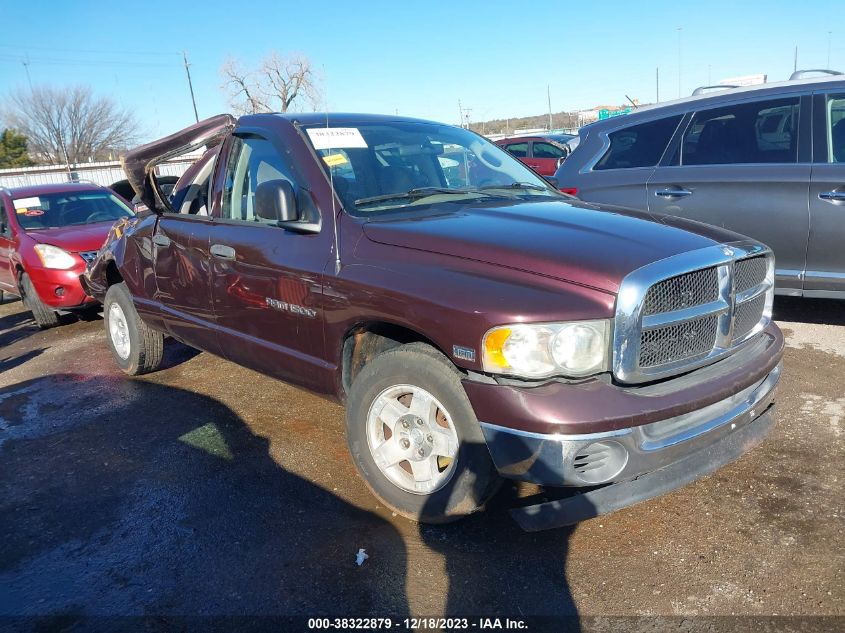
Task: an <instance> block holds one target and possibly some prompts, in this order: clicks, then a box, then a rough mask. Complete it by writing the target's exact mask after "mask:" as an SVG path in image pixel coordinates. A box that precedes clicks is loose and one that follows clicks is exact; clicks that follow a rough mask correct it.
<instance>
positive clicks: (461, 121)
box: [458, 99, 464, 127]
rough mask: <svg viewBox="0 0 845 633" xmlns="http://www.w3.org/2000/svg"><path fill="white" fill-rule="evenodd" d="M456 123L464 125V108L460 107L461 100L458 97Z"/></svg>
mask: <svg viewBox="0 0 845 633" xmlns="http://www.w3.org/2000/svg"><path fill="white" fill-rule="evenodd" d="M458 125H460V126H461V127H463V126H464V109H463V107H461V100H460V99H458Z"/></svg>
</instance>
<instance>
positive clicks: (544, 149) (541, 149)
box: [533, 141, 566, 158]
mask: <svg viewBox="0 0 845 633" xmlns="http://www.w3.org/2000/svg"><path fill="white" fill-rule="evenodd" d="M533 151H534V158H563V157H564V156H566V151H565V150H563V149H561V148H560V147H558V146H557V145H552V144H551V143H542V142H540V141H534V148H533Z"/></svg>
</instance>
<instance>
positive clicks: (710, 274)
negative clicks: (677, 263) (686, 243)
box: [643, 267, 719, 316]
mask: <svg viewBox="0 0 845 633" xmlns="http://www.w3.org/2000/svg"><path fill="white" fill-rule="evenodd" d="M718 298H719V281H718V278H717V273H716V268H715V267H713V268H705V269H704V270H696V271H693V272H691V273H684V274H683V275H677V276H675V277H671V278H669V279H667V280H665V281H661V282H659V283H656V284H654V285H653V286H652V287H651V288H649V290H648V294H646V297H645V301H644V302H643V316H648V315H650V314H660V313H662V312H672V311H673V310H681V309H682V308H689V307H692V306H698V305H702V304H704V303H710V302H711V301H715V300H716V299H718Z"/></svg>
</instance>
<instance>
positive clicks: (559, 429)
mask: <svg viewBox="0 0 845 633" xmlns="http://www.w3.org/2000/svg"><path fill="white" fill-rule="evenodd" d="M197 148H205V154H204V155H203V157H202V158H201V159H200V160H198V161H197V162H196V163H195V164H194V165H193V166H192V167H191V168H190V169H189V170H188V172H186V174H185V175H184V176H183V177H182V178H181V180H180V181H179V183H178V184H177V186H176V187H175V189H174V190H173V192H172V193H171V195H170V196H164V194H163V193H162V192H161V189H160V188H159V186H158V184H157V182H156V178H155V171H156V164H157V163H158V162H160V161H162V160H165V159H167V158H169V157H171V156H175V155H177V154H181V153H185V152H187V151H189V150H194V149H197ZM124 167H125V170H126V173H127V176H128V178H129V181H130V183H132V186H133V188H134V189H135V191H136V192H137V193H138V195H139V196H140V198H141V200H142V201H143V203H144V204H145V205H146V206H147V208H148V210H147V211H142V212H140V213H138V215H137V216H136V217H133V218H128V219H126V220H125V221H123V222H121V223H119V224H117V225H115V227H114V228H113V230H112V232H111V234H110V236H109V238H108V240H107V242H106V244H105V245H104V246H103V248H102V249H101V250H100V253H99V255H98V257H97V259H96V260H94V261H93V262H92V263H91V264H90V265H89V268H88V270H87V272H86V273H85V274H84V275H83V277H82V281H83V284H84V286H85V288H86V290H87V291H88V292H89V293H90V294H91V295H92V296H94V297H96V298H98V299H99V300H101V301H102V302H103V305H104V318H105V328H106V333H107V340H108V344H109V345H110V347H111V350H112V352H113V356H114V359H115V361H116V362H117V364H118V365H119V366H120V367H121V369H123V371H125V372H126V373H128V374H141V373H144V372H148V371H152V370H154V369H156V368H157V367H158V365H159V363H160V361H161V357H162V344H163V337H165V336H172V337H173V338H175V339H178V340H180V341H183V342H184V343H186V344H188V345H191V346H193V347H196V348H200V349H203V350H206V351H209V352H211V353H214V354H218V355H220V356H222V357H224V358H227V359H229V360H231V361H233V362H235V363H238V364H241V365H244V366H247V367H250V368H252V369H255V370H258V371H260V372H264V373H266V374H269V375H272V376H275V377H277V378H279V379H282V380H285V381H288V382H290V383H294V384H297V385H301V386H303V387H306V388H308V389H310V390H313V391H315V392H319V393H322V394H328V395H329V396H332V397H334V398H337V399H339V400H340V401H342V402H345V403H346V407H347V421H346V424H347V437H348V443H349V448H350V451H351V454H352V457H353V460H354V462H355V464H356V466H357V467H358V469H359V471H360V473H361V475H362V476H363V478H364V479H365V481H366V482H367V484H368V485H369V487H370V488H371V489H372V491H373V492H374V493H375V494H376V495H377V496H378V497H379V498H380V499H381V500H382V501H383V502H384V503H385V504H387V505H388V506H390V507H392V508H394V509H395V510H396V511H397V512H399V513H401V514H403V515H405V516H407V517H411V518H413V519H416V520H419V521H424V522H444V521H449V520H453V519H456V518H459V517H461V516H464V515H467V514H469V513H471V512H473V511H475V510H477V509H478V508H479V507H481V506H482V505H483V504H484V502H485V501H486V500H487V499H488V498H489V497H490V495H492V494H493V492H495V490H496V487H497V483H498V482H499V481H500V478H501V477H507V478H512V479H519V480H525V481H530V482H535V483H538V484H541V485H544V486H568V487H574V488H582V489H583V490H574V491H573V492H574V493H575V494H572V495H569V496H563V497H562V498H558V499H556V500H553V501H547V502H545V503H541V504H539V505H533V506H529V507H522V508H516V509H514V510H513V514H514V516H515V518H516V519H517V521H518V522H519V523H520V524H521V525H522V526H523V527H524V528H525V529H529V530H536V529H544V528H548V527H554V526H559V525H564V524H570V523H574V522H577V521H580V520H583V519H585V518H589V517H593V516H597V515H599V514H602V513H606V512H610V511H612V510H615V509H617V508H620V507H623V506H626V505H629V504H631V503H635V502H637V501H641V500H643V499H648V498H651V497H653V496H655V495H658V494H662V493H664V492H666V491H669V490H672V489H675V488H677V487H679V486H681V485H684V484H686V483H688V482H690V481H692V480H694V479H696V478H698V477H700V476H702V475H704V474H707V473H710V472H712V471H714V470H716V469H717V468H719V467H720V466H722V465H724V464H725V463H727V462H729V461H731V460H733V459H735V458H737V457H738V456H739V455H741V454H742V453H743V452H745V451H747V450H748V449H750V448H751V447H753V446H754V445H756V444H757V443H758V442H760V441H761V440H762V439H763V438H764V437H765V435H766V434H767V432H768V431H769V430H770V428H771V426H772V424H773V421H772V416H771V408H772V406H773V405H772V396H773V392H774V388H775V386H776V384H777V381H778V378H779V375H780V371H781V356H782V353H783V337H782V335H781V333H780V331H779V330H778V328H777V327H776V325H775V324H774V323H773V322H772V321H771V308H772V296H773V282H774V278H773V275H774V261H773V258H772V254H771V252H770V250H769V249H768V248H767V247H765V246H764V245H762V244H759V243H757V242H754V241H751V240H748V239H747V238H744V237H742V236H739V235H736V234H734V233H729V232H726V231H723V230H720V229H717V228H714V227H710V226H706V225H703V224H698V223H693V222H689V221H685V220H682V219H678V218H672V217H664V216H654V215H649V214H645V213H639V212H634V211H627V210H622V209H614V208H601V207H598V206H595V205H590V204H585V203H581V202H577V201H574V200H573V199H572V198H569V197H565V196H563V195H562V194H560V193H558V192H557V191H556V190H555V189H554V188H553V187H552V186H550V185H549V184H548V183H547V182H546V181H544V180H543V179H542V178H540V177H539V176H537V175H536V174H534V173H533V172H532V171H531V170H529V169H528V168H527V167H525V166H524V165H522V164H521V163H519V162H518V161H517V160H516V159H514V158H513V157H511V156H510V155H509V154H508V153H507V152H505V151H503V150H502V149H500V148H498V147H496V146H495V145H493V144H492V143H490V142H488V141H487V140H485V139H484V138H482V137H480V136H478V135H476V134H474V133H473V132H471V131H469V130H464V129H459V128H455V127H452V126H448V125H441V124H438V123H431V122H427V121H419V120H413V119H407V118H400V117H390V116H374V115H352V114H332V115H325V114H287V115H278V114H261V115H251V116H244V117H241V118H240V119H234V118H232V117H230V116H228V115H220V116H218V117H213V118H211V119H208V120H206V121H203V122H201V123H198V124H197V125H194V126H192V127H190V128H188V129H186V130H183V131H182V132H179V133H177V134H174V135H172V136H170V137H167V138H164V139H161V140H160V141H155V142H153V143H150V144H148V145H145V146H143V147H140V148H138V149H136V150H134V151H133V152H131V153H130V154H129V155H128V156H127V157H126V159H125V162H124Z"/></svg>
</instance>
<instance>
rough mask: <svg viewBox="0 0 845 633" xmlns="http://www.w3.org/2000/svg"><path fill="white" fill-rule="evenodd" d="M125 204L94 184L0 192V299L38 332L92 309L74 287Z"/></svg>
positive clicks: (89, 300)
mask: <svg viewBox="0 0 845 633" xmlns="http://www.w3.org/2000/svg"><path fill="white" fill-rule="evenodd" d="M132 215H133V214H132V211H131V210H130V209H129V207H128V205H127V204H126V202H125V201H123V200H122V199H121V198H120V197H118V196H117V195H116V194H115V193H113V192H112V191H110V190H108V189H105V188H104V187H99V186H97V185H94V184H81V183H63V184H58V185H35V186H29V187H17V188H14V189H5V188H0V298H2V296H3V295H4V294H5V293H8V294H11V295H17V296H19V297H20V298H21V299H22V300H23V302H24V304H25V305H26V307H27V308H29V309H30V310H31V311H32V316H33V317H34V318H35V321H36V323H38V326H39V327H41V328H42V329H46V328H49V327H53V326H55V325H58V323H59V314H58V313H59V311H65V310H74V309H80V308H86V307H90V306H92V305H96V300H95V299H92V298H91V297H89V296H88V295H87V294H86V293H85V291H84V290H83V289H82V286H80V284H79V275H81V274H82V273H83V272H84V271H85V267H86V265H87V262H89V261H91V260H93V259H94V258H95V257H96V255H97V251H98V250H99V248H100V246H102V244H103V242H104V241H105V239H106V235H107V234H108V232H109V229H110V228H111V226H112V224H114V223H115V221H116V220H119V219H121V218H126V217H131V216H132Z"/></svg>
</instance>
